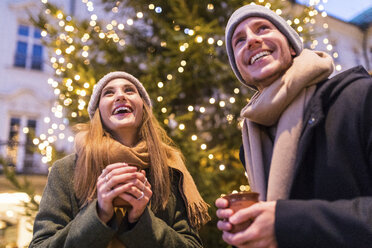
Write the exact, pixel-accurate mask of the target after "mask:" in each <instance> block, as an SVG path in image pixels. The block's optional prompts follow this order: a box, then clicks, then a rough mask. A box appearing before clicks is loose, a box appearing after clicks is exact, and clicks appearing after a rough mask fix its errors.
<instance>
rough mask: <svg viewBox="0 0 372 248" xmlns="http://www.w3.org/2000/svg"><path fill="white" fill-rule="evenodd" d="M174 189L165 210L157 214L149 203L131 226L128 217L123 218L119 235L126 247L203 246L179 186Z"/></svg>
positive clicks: (177, 247) (171, 247) (178, 247)
mask: <svg viewBox="0 0 372 248" xmlns="http://www.w3.org/2000/svg"><path fill="white" fill-rule="evenodd" d="M172 191H173V193H172V195H171V196H170V199H169V202H168V205H167V208H166V210H165V211H160V213H156V214H154V212H153V211H152V210H151V208H150V207H147V209H146V210H145V212H144V213H143V215H142V216H141V217H140V219H139V221H138V222H137V223H136V225H135V226H134V227H133V228H131V229H129V228H128V224H127V223H125V222H126V221H123V223H122V224H121V227H120V228H119V231H118V237H119V239H120V240H121V241H122V242H123V243H124V245H125V247H126V248H132V247H151V248H162V247H167V248H183V247H185V248H186V247H202V242H201V239H200V237H199V235H198V232H197V230H195V229H194V228H193V227H191V226H190V224H189V221H188V217H187V212H186V208H185V204H184V201H183V198H182V196H181V194H180V192H179V191H178V189H177V188H176V187H173V190H172ZM138 237H141V238H138Z"/></svg>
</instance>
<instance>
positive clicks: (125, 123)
mask: <svg viewBox="0 0 372 248" xmlns="http://www.w3.org/2000/svg"><path fill="white" fill-rule="evenodd" d="M98 108H99V111H100V114H101V120H102V122H103V125H104V126H105V127H106V128H107V129H108V130H109V131H110V132H111V133H112V135H113V136H116V137H122V136H123V135H124V136H125V135H126V134H127V133H128V132H129V133H131V134H137V130H138V127H139V126H140V125H141V122H142V115H143V100H142V98H141V96H140V94H139V92H138V90H137V88H136V86H135V85H134V84H133V83H131V82H130V81H129V80H127V79H124V78H116V79H113V80H111V81H110V82H109V83H108V84H107V85H106V86H105V87H104V88H103V89H102V92H101V95H100V100H99V105H98Z"/></svg>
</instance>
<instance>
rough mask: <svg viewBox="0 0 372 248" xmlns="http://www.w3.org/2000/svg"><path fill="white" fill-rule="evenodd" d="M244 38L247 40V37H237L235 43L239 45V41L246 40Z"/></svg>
mask: <svg viewBox="0 0 372 248" xmlns="http://www.w3.org/2000/svg"><path fill="white" fill-rule="evenodd" d="M244 40H245V38H243V37H240V38H237V39H236V40H235V44H234V45H235V46H237V45H239V43H241V42H244Z"/></svg>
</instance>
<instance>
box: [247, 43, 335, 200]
mask: <svg viewBox="0 0 372 248" xmlns="http://www.w3.org/2000/svg"><path fill="white" fill-rule="evenodd" d="M332 72H333V61H332V58H331V57H330V56H329V55H328V54H326V53H323V52H318V51H316V52H314V51H310V50H308V49H304V50H303V51H302V52H301V54H300V55H299V56H297V57H296V58H294V60H293V64H292V65H291V67H290V68H289V69H288V70H287V71H286V73H285V74H284V75H283V77H282V78H281V79H279V80H277V81H275V82H274V83H273V84H271V85H270V86H268V87H266V88H265V89H263V90H262V92H257V93H256V94H255V95H254V96H253V97H252V99H251V101H250V102H249V103H248V104H247V105H246V106H245V107H244V108H243V109H242V111H241V116H242V117H244V118H245V119H244V123H243V129H242V136H243V146H244V153H245V163H246V170H247V174H248V180H249V183H250V186H251V189H252V190H253V191H256V192H258V193H260V200H268V201H272V200H277V199H287V198H288V197H289V193H290V189H291V186H292V183H293V177H294V175H295V172H296V169H297V168H295V159H296V153H297V146H298V141H299V138H300V134H301V130H302V126H303V123H302V121H303V115H304V111H305V108H306V106H307V104H308V102H309V100H310V99H311V97H312V95H313V94H314V92H315V88H316V84H317V83H319V82H321V81H323V80H325V79H327V78H328V76H329V75H330V74H331V73H332ZM267 127H276V130H275V139H274V140H273V141H272V140H271V139H270V136H269V135H268V133H267V131H266V130H267ZM265 168H266V173H268V179H266V177H265ZM267 171H269V172H267Z"/></svg>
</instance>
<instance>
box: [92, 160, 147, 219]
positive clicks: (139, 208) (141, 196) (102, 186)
mask: <svg viewBox="0 0 372 248" xmlns="http://www.w3.org/2000/svg"><path fill="white" fill-rule="evenodd" d="M142 192H143V193H142ZM151 196H152V191H151V186H150V184H149V183H148V182H147V178H146V174H145V171H141V172H137V167H135V166H129V165H128V164H126V163H115V164H111V165H108V166H107V167H106V168H105V169H104V170H103V171H102V174H101V175H100V176H99V177H98V180H97V197H98V209H97V210H98V216H99V218H100V219H101V220H102V221H103V222H105V223H107V222H108V221H109V220H110V219H111V218H112V216H113V215H114V206H113V200H114V199H115V198H116V197H120V198H122V199H123V200H126V201H127V202H129V204H131V205H132V208H131V209H129V210H128V219H129V222H131V223H134V222H136V221H137V220H138V218H139V217H140V216H141V215H142V213H143V211H144V210H145V208H146V206H147V204H148V202H149V200H150V199H151Z"/></svg>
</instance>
